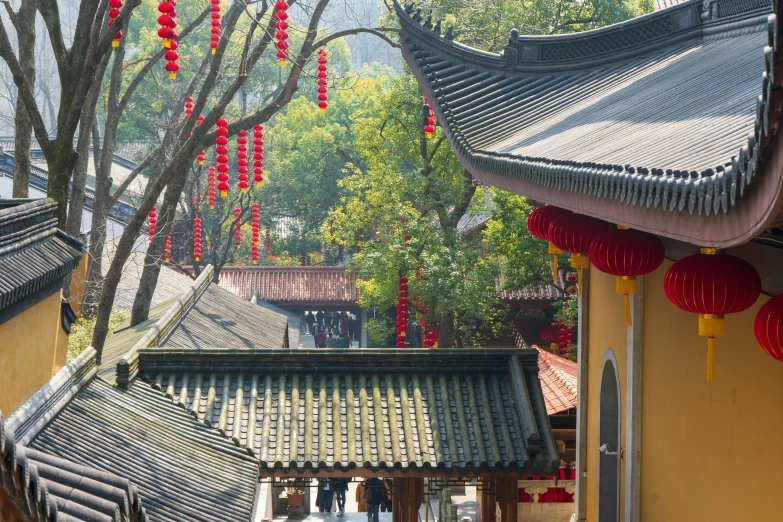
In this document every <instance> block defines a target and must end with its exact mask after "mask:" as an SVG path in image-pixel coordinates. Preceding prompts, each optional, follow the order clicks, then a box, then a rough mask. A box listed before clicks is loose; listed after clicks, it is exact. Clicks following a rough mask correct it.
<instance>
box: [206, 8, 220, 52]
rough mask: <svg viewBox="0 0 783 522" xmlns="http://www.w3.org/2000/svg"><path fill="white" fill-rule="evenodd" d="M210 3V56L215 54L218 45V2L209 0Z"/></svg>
mask: <svg viewBox="0 0 783 522" xmlns="http://www.w3.org/2000/svg"><path fill="white" fill-rule="evenodd" d="M211 3H212V7H211V8H210V10H211V11H212V14H211V17H212V22H211V25H212V29H211V30H210V32H211V33H212V34H211V35H210V37H209V40H210V42H209V47H210V49H212V54H215V53H216V52H217V47H218V44H219V43H220V0H211Z"/></svg>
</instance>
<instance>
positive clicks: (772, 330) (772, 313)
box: [753, 294, 783, 361]
mask: <svg viewBox="0 0 783 522" xmlns="http://www.w3.org/2000/svg"><path fill="white" fill-rule="evenodd" d="M753 333H755V334H756V340H757V341H758V343H759V344H760V345H761V347H762V348H763V349H764V351H765V352H767V354H768V355H769V356H771V357H774V358H775V359H777V360H778V361H783V294H781V295H778V296H775V297H773V298H772V299H770V300H769V301H767V302H766V303H764V306H762V307H761V310H759V313H758V314H756V320H755V321H753Z"/></svg>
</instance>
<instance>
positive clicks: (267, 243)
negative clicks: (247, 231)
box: [264, 222, 272, 252]
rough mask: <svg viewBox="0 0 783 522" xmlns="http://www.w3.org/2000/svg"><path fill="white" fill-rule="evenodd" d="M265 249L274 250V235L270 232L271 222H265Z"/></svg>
mask: <svg viewBox="0 0 783 522" xmlns="http://www.w3.org/2000/svg"><path fill="white" fill-rule="evenodd" d="M264 250H266V251H267V252H271V251H272V237H271V234H270V233H269V223H268V222H267V223H264Z"/></svg>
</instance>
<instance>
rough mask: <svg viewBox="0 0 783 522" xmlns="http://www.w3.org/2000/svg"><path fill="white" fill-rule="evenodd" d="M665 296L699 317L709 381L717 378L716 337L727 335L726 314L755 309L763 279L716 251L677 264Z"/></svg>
mask: <svg viewBox="0 0 783 522" xmlns="http://www.w3.org/2000/svg"><path fill="white" fill-rule="evenodd" d="M663 289H664V292H666V297H668V298H669V301H671V302H672V303H674V305H675V306H676V307H677V308H680V309H681V310H685V311H686V312H692V313H696V314H700V315H701V317H699V335H701V336H703V337H707V380H708V381H712V379H713V376H714V372H715V370H714V368H715V364H714V358H715V355H714V354H715V337H717V336H721V335H725V331H726V323H725V320H724V318H723V316H724V315H726V314H736V313H738V312H741V311H743V310H746V309H748V308H750V307H751V306H753V303H755V302H756V299H758V297H759V294H760V293H761V279H760V278H759V275H758V273H757V272H756V270H755V269H754V268H753V267H752V266H751V265H750V264H749V263H748V262H746V261H743V260H742V259H740V258H738V257H734V256H729V255H726V254H724V253H723V251H722V250H719V249H716V248H702V249H701V253H700V254H695V255H692V256H688V257H685V258H683V259H680V260H679V261H677V262H676V263H674V264H673V265H672V266H671V267H670V268H669V270H668V271H667V272H666V276H664V279H663Z"/></svg>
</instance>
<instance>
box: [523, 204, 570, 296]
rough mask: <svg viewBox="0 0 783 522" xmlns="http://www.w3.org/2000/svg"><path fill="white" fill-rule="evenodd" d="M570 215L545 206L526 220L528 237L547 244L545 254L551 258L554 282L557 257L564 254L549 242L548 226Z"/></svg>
mask: <svg viewBox="0 0 783 522" xmlns="http://www.w3.org/2000/svg"><path fill="white" fill-rule="evenodd" d="M570 213H571V211H570V210H566V209H564V208H560V207H553V206H552V205H546V206H543V207H538V208H537V209H535V210H534V211H533V212H531V213H530V216H528V218H527V229H528V230H529V231H530V235H532V236H533V237H535V238H537V239H540V240H542V241H546V242H547V243H548V250H547V252H548V253H549V254H550V255H551V256H552V280H554V281H557V256H558V254H563V253H564V252H563V251H562V250H560V249H559V248H557V247H556V246H555V245H553V244H552V242H551V241H550V240H549V226H550V225H551V224H552V221H554V220H555V219H557V218H559V217H560V216H564V215H566V214H570Z"/></svg>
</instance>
